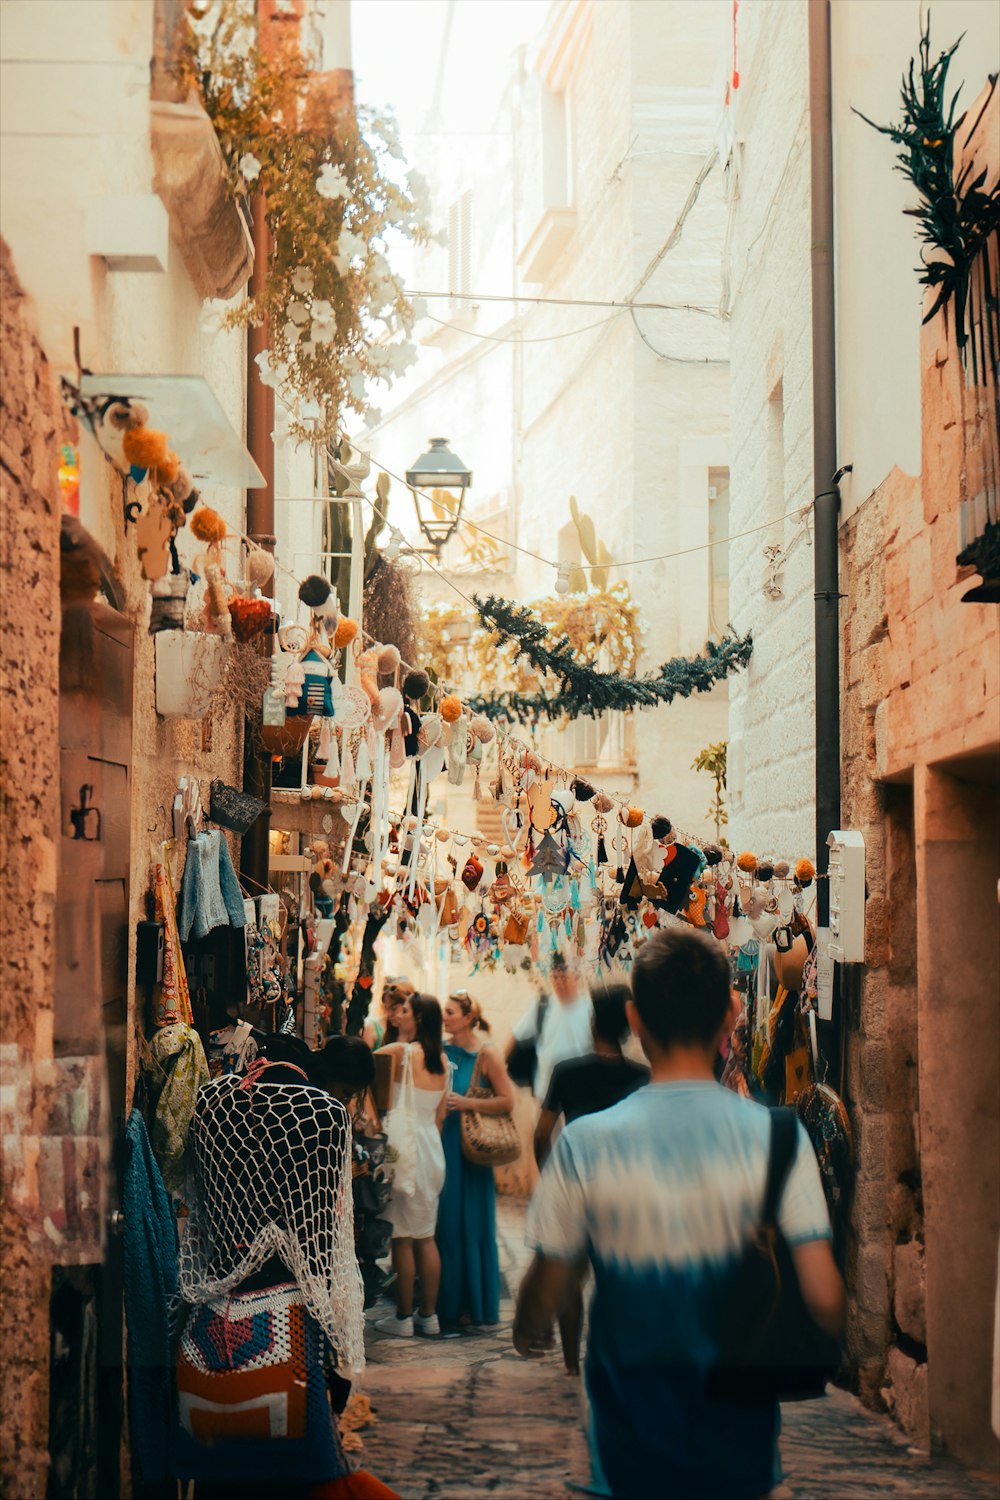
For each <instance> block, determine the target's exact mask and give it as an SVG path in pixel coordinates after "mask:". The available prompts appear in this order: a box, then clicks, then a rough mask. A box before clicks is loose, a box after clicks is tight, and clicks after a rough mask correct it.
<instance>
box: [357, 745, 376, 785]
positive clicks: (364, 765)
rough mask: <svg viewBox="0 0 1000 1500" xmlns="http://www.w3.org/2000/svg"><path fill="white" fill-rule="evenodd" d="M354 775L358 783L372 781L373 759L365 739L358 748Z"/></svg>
mask: <svg viewBox="0 0 1000 1500" xmlns="http://www.w3.org/2000/svg"><path fill="white" fill-rule="evenodd" d="M354 773H355V775H356V776H357V778H358V781H370V780H371V774H372V758H371V756H370V755H369V753H368V741H367V740H366V739H363V740H362V741H361V743H360V745H359V746H358V753H357V755H356V756H355V759H354Z"/></svg>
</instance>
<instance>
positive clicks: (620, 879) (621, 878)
mask: <svg viewBox="0 0 1000 1500" xmlns="http://www.w3.org/2000/svg"><path fill="white" fill-rule="evenodd" d="M615 884H616V885H624V884H625V871H624V870H623V869H622V867H621V865H619V866H618V868H617V870H616V871H615Z"/></svg>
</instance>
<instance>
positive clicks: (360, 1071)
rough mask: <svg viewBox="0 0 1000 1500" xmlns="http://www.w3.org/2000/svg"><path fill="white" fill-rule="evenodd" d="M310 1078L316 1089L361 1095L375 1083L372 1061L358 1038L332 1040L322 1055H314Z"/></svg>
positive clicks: (363, 1042)
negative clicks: (334, 1088)
mask: <svg viewBox="0 0 1000 1500" xmlns="http://www.w3.org/2000/svg"><path fill="white" fill-rule="evenodd" d="M310 1077H311V1080H312V1082H313V1083H314V1084H315V1085H316V1087H317V1088H320V1089H325V1088H329V1087H331V1085H333V1086H339V1087H340V1088H342V1089H346V1090H347V1091H348V1092H350V1093H361V1092H362V1090H364V1089H370V1088H371V1086H372V1084H373V1083H374V1082H375V1059H374V1057H372V1054H371V1049H370V1048H369V1046H368V1044H367V1042H365V1041H364V1040H363V1039H362V1038H361V1037H359V1036H332V1037H331V1038H330V1040H329V1041H328V1042H327V1044H326V1046H325V1047H324V1048H323V1049H322V1051H321V1052H314V1053H313V1058H312V1068H311V1069H310Z"/></svg>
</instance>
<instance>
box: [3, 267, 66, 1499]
mask: <svg viewBox="0 0 1000 1500" xmlns="http://www.w3.org/2000/svg"><path fill="white" fill-rule="evenodd" d="M62 427H63V418H62V413H61V409H60V406H59V403H58V399H57V397H56V393H55V389H54V385H53V380H52V372H51V370H50V368H49V365H48V363H47V361H46V359H45V356H44V354H43V353H42V350H41V348H40V346H39V344H38V341H37V339H36V337H35V335H34V331H33V327H32V319H31V315H30V311H29V304H28V302H27V300H26V298H25V296H24V293H23V292H22V290H21V287H20V284H19V282H18V280H17V275H16V273H15V270H14V266H13V263H12V260H11V256H10V252H9V250H8V248H7V245H6V244H5V243H4V242H3V241H0V528H2V533H0V534H2V557H0V567H2V571H3V584H2V588H0V601H2V604H0V618H2V625H0V651H2V674H3V675H2V685H0V720H2V722H0V766H2V798H3V805H2V813H0V847H2V855H0V1101H2V1105H0V1133H2V1154H3V1168H2V1187H3V1191H2V1208H0V1248H2V1259H3V1267H4V1285H3V1297H2V1299H0V1346H2V1347H3V1350H4V1358H3V1360H2V1362H0V1406H2V1409H3V1413H4V1420H3V1424H2V1434H0V1446H2V1453H3V1457H2V1468H3V1470H4V1472H5V1473H6V1474H8V1475H16V1476H17V1478H16V1480H15V1484H16V1489H11V1490H10V1494H11V1495H12V1496H14V1495H22V1496H34V1495H43V1494H44V1493H45V1484H46V1475H47V1469H48V1455H47V1451H46V1443H47V1433H48V1376H49V1333H48V1318H47V1307H48V1295H49V1279H50V1274H51V1273H50V1265H49V1261H48V1256H47V1255H46V1253H45V1250H46V1237H45V1231H44V1227H43V1212H42V1208H41V1193H40V1168H41V1164H42V1161H43V1158H44V1156H45V1154H46V1137H47V1135H48V1130H49V1126H48V1120H49V1111H50V1103H51V1090H52V1085H53V1075H54V1064H53V1057H52V996H53V980H54V968H55V952H54V942H53V935H54V926H55V905H56V866H57V847H58V827H59V777H58V774H55V775H54V774H53V770H54V767H55V766H57V765H58V753H59V752H58V738H59V618H60V615H59V488H58V480H57V467H58V444H59V442H60V440H61V438H62V437H63V435H64V434H63V430H62Z"/></svg>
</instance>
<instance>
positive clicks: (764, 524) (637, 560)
mask: <svg viewBox="0 0 1000 1500" xmlns="http://www.w3.org/2000/svg"><path fill="white" fill-rule="evenodd" d="M353 446H354V445H353V444H352V447H353ZM355 451H356V452H358V453H363V450H362V449H361V448H356V450H355ZM363 456H364V457H365V458H367V459H369V460H370V461H371V462H372V463H373V464H374V465H375V467H376V468H378V469H381V470H382V471H383V472H384V473H386V474H388V475H389V477H390V479H395V480H397V481H398V483H400V484H403V485H406V488H407V489H414V490H415V493H416V494H418V495H421V496H422V497H423V498H424V499H425V500H429V501H431V503H432V504H435V505H439V506H440V507H441V509H442V510H443V511H444V512H445V513H446V514H447V515H449V516H451V517H452V519H453V520H455V519H460V521H461V524H462V525H463V526H468V527H470V529H471V530H472V531H478V532H479V533H480V535H481V536H488V537H489V538H490V540H491V541H494V542H497V543H498V544H499V545H500V546H501V547H509V548H510V549H511V550H512V551H513V552H521V553H523V554H524V555H525V556H526V557H531V558H534V560H535V562H540V563H544V564H545V566H546V567H548V568H554V569H555V570H556V571H557V572H558V569H559V564H558V563H555V562H553V561H552V560H551V559H550V558H548V557H542V555H541V554H540V553H538V552H533V551H532V550H531V548H530V547H522V546H520V545H519V544H518V543H517V542H509V541H507V540H506V539H505V538H504V537H500V536H497V535H496V533H495V532H492V531H487V530H486V528H485V527H484V526H478V525H477V524H476V522H475V521H469V520H467V519H466V517H464V516H462V517H459V515H458V511H457V510H450V509H449V508H448V506H447V505H446V504H445V503H444V501H443V500H436V499H435V498H434V497H433V496H431V495H429V494H428V493H427V491H426V490H422V489H419V488H416V489H415V487H414V486H413V485H410V484H407V483H406V480H405V479H403V478H402V477H401V476H400V475H399V474H395V473H393V471H392V469H390V468H387V467H386V465H385V464H383V463H380V462H379V460H378V459H377V458H376V457H375V455H374V454H373V453H363ZM367 498H368V497H367V496H365V499H367ZM371 503H372V502H370V501H369V504H371ZM801 513H802V506H801V505H797V506H796V507H795V508H794V510H787V511H785V513H784V515H781V516H775V517H773V518H772V519H771V520H770V521H761V522H760V523H759V524H758V525H757V526H749V527H747V529H746V530H745V531H735V532H733V534H732V536H723V537H719V538H718V539H717V540H716V541H711V542H699V543H698V544H697V545H696V546H694V547H683V548H681V549H680V550H679V551H677V552H660V553H655V554H654V555H653V556H652V557H634V558H632V559H631V560H630V561H623V562H603V563H579V564H577V565H576V566H577V567H578V568H579V570H580V572H582V573H592V572H594V571H595V569H600V568H638V567H641V566H642V565H643V564H644V563H653V562H669V561H670V560H671V558H674V557H689V556H690V555H691V554H692V553H694V552H706V551H708V550H709V549H710V548H712V547H724V546H726V545H727V544H728V543H729V542H738V541H740V540H742V538H743V537H745V536H753V535H754V534H755V532H758V531H768V530H769V529H770V528H771V527H772V526H775V525H776V524H777V523H778V522H779V521H787V520H788V519H789V518H790V517H791V516H800V515H801ZM383 519H384V520H385V521H386V524H388V517H383ZM442 576H443V575H442ZM458 592H461V590H459V591H458ZM463 597H464V596H463Z"/></svg>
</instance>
